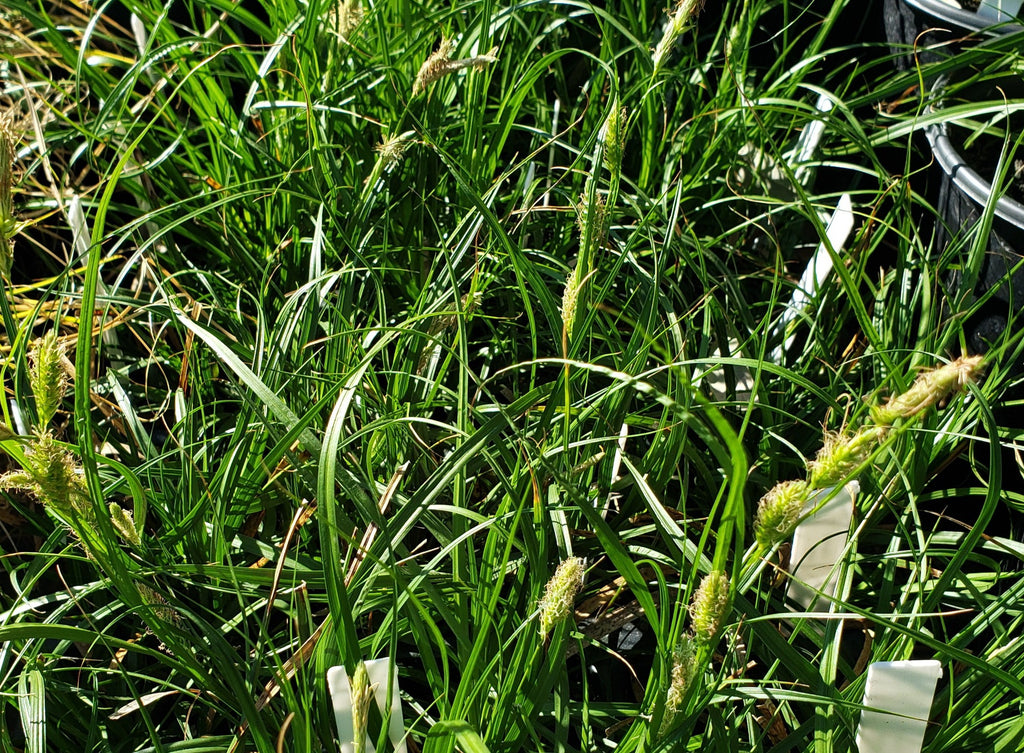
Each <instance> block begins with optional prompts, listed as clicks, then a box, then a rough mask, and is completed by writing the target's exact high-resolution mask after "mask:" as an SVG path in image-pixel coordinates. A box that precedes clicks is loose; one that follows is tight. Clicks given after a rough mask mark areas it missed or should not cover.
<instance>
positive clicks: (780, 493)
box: [754, 481, 811, 548]
mask: <svg viewBox="0 0 1024 753" xmlns="http://www.w3.org/2000/svg"><path fill="white" fill-rule="evenodd" d="M810 491H811V489H810V487H809V486H808V485H807V482H805V481H783V482H782V483H780V484H776V485H775V486H773V487H772V488H771V489H769V490H768V493H767V494H765V495H764V496H763V497H761V501H760V502H758V504H757V515H756V516H755V517H754V536H756V537H757V542H758V543H759V544H761V546H763V547H766V548H770V547H773V546H775V544H777V543H779V542H780V541H782V540H783V539H784V538H786V537H787V536H789V534H790V532H791V531H792V530H793V528H794V527H796V524H797V521H799V520H800V516H801V515H802V514H803V510H804V506H805V505H806V504H807V498H808V496H809V494H810Z"/></svg>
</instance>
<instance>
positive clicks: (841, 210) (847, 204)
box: [772, 193, 854, 363]
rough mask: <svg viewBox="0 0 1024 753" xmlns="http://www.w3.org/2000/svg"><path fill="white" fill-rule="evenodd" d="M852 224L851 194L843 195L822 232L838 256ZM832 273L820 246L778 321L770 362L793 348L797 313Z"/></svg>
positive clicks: (826, 252) (827, 255)
mask: <svg viewBox="0 0 1024 753" xmlns="http://www.w3.org/2000/svg"><path fill="white" fill-rule="evenodd" d="M853 224H854V217H853V202H852V201H851V200H850V194H848V193H844V194H843V195H842V196H840V197H839V203H838V204H837V205H836V210H835V212H833V213H832V218H831V219H830V220H829V222H828V226H827V227H826V228H825V237H826V238H827V239H828V244H829V245H831V246H832V250H833V251H834V252H835V253H836V254H837V255H838V254H840V253H841V252H842V250H843V245H844V244H845V243H846V239H847V238H849V237H850V232H851V231H852V230H853ZM831 273H832V254H831V253H829V249H828V246H827V245H826V244H825V242H822V243H820V244H819V245H818V248H817V249H816V250H815V252H814V255H813V256H812V257H811V259H810V261H809V262H808V263H807V267H806V268H805V269H804V273H803V274H802V275H801V276H800V282H798V283H797V285H796V289H795V290H794V291H793V295H792V297H791V298H790V300H789V303H788V304H786V309H785V310H784V311H783V312H782V316H781V317H779V323H778V326H777V329H776V331H777V332H778V334H779V335H781V336H782V337H783V338H784V339H783V341H782V343H781V344H779V345H778V346H776V348H775V350H774V351H773V353H772V360H773V361H775V362H776V363H782V358H783V355H784V354H785V352H786V351H787V350H789V348H790V346H791V345H792V344H793V340H794V339H795V335H794V334H793V329H794V328H795V326H796V322H797V318H798V317H799V316H800V313H801V312H802V311H803V310H804V309H806V308H807V307H808V306H809V305H810V303H811V302H812V301H813V300H814V299H815V298H816V297H817V295H818V291H819V290H820V289H821V286H822V285H823V284H824V283H825V280H827V279H828V276H829V275H830V274H831Z"/></svg>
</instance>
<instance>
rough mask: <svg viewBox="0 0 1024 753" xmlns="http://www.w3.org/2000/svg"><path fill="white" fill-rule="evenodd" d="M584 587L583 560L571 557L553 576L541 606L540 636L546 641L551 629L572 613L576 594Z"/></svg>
mask: <svg viewBox="0 0 1024 753" xmlns="http://www.w3.org/2000/svg"><path fill="white" fill-rule="evenodd" d="M582 588H583V560H582V559H580V558H579V557H570V558H569V559H567V560H565V561H564V562H562V564H560V565H559V566H558V569H557V570H555V574H554V575H552V576H551V580H549V581H548V585H547V587H546V588H545V589H544V597H543V598H542V599H541V600H540V604H539V605H538V606H539V608H540V638H541V640H542V641H546V640H547V639H548V636H549V635H550V634H551V631H552V630H554V628H555V626H556V625H558V624H559V623H560V622H562V621H564V620H565V619H566V618H568V617H569V615H570V614H571V613H572V607H573V602H574V601H575V600H576V594H578V593H579V592H580V590H582Z"/></svg>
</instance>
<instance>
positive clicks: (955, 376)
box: [871, 356, 984, 426]
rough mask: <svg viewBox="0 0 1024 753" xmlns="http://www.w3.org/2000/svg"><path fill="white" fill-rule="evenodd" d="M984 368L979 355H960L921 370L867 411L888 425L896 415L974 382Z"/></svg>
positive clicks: (919, 409)
mask: <svg viewBox="0 0 1024 753" xmlns="http://www.w3.org/2000/svg"><path fill="white" fill-rule="evenodd" d="M983 369H984V365H983V363H982V357H981V356H962V357H960V358H958V359H956V360H955V361H953V362H952V363H947V364H944V365H943V366H939V367H937V368H934V369H932V370H930V371H926V372H924V373H923V374H921V375H920V376H919V377H918V378H917V380H916V381H915V382H914V384H913V385H911V387H910V389H909V390H907V391H906V392H904V393H903V394H902V395H898V396H896V397H894V398H890V399H889V401H888V402H887V403H886V404H885V405H882V406H878V407H876V408H874V409H873V410H872V411H871V416H872V418H873V419H874V420H875V423H877V424H878V425H880V426H891V425H892V424H893V423H894V422H895V421H896V420H897V419H900V418H913V417H915V416H917V415H920V414H921V413H924V411H926V410H928V409H929V408H931V407H932V406H933V405H936V404H938V403H941V402H942V401H943V400H945V399H946V398H947V397H949V396H950V395H951V394H952V393H953V392H954V391H956V390H961V389H963V388H965V387H966V386H967V385H968V384H971V383H973V382H977V381H978V379H979V378H980V377H981V372H982V371H983Z"/></svg>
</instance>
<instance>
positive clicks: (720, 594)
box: [690, 570, 732, 645]
mask: <svg viewBox="0 0 1024 753" xmlns="http://www.w3.org/2000/svg"><path fill="white" fill-rule="evenodd" d="M731 587H732V584H731V583H730V582H729V576H728V575H726V574H725V573H723V572H722V571H720V570H714V571H712V572H710V573H708V574H707V575H705V576H704V580H702V581H701V582H700V587H699V588H698V589H697V593H695V594H694V595H693V601H692V602H691V604H690V621H691V623H692V625H693V635H694V638H695V639H696V641H697V642H698V643H702V644H705V645H710V644H711V643H712V641H714V639H715V636H716V635H718V630H719V628H721V627H722V623H723V622H724V621H725V618H726V616H727V615H728V613H729V609H730V607H732V594H731V593H730V589H731Z"/></svg>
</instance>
